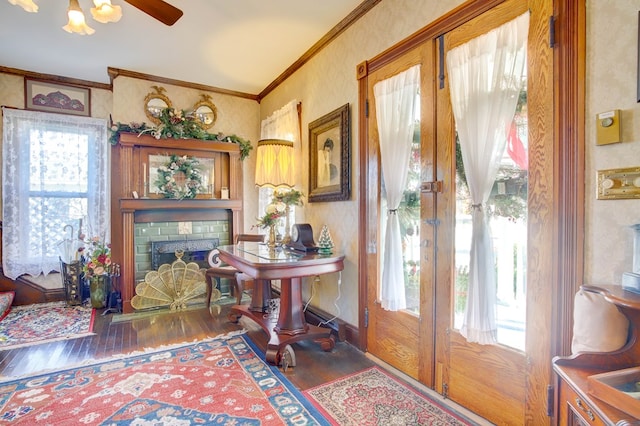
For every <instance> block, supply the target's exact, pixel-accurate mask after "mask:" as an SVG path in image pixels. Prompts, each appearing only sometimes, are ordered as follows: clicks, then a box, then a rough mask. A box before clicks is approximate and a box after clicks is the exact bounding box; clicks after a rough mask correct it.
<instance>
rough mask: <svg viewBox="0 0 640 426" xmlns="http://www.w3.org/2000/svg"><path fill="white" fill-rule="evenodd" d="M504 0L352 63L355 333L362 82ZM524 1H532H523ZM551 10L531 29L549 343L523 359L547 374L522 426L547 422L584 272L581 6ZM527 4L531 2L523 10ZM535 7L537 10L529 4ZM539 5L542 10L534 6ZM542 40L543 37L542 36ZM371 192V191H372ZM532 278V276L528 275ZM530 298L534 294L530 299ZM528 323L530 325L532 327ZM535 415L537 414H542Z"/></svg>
mask: <svg viewBox="0 0 640 426" xmlns="http://www.w3.org/2000/svg"><path fill="white" fill-rule="evenodd" d="M503 1H504V0H470V1H467V2H465V3H463V4H462V5H460V6H459V7H457V8H455V9H453V10H452V11H450V12H449V13H447V14H446V15H444V16H442V17H440V18H438V19H437V20H435V21H434V22H432V23H431V24H429V25H427V26H426V27H424V28H422V29H421V30H419V31H418V32H416V33H414V34H413V35H411V36H410V37H408V38H406V39H405V40H403V41H401V42H400V43H398V44H396V45H394V46H393V47H391V48H389V49H387V50H385V51H384V52H382V53H381V54H379V55H377V56H375V57H374V58H372V59H370V60H368V61H365V62H362V63H360V64H358V66H357V67H356V76H357V79H358V90H359V97H358V107H359V108H358V110H359V115H358V128H359V153H358V155H359V158H358V165H359V170H360V180H359V193H360V200H359V209H360V220H359V233H358V247H359V253H361V255H360V256H359V261H358V291H359V297H358V302H359V306H360V307H361V308H360V310H359V314H358V322H359V324H358V326H359V329H360V330H364V329H365V327H366V321H367V318H366V312H365V309H364V307H366V306H367V305H366V303H367V276H368V275H369V274H371V273H376V271H369V270H368V268H369V265H370V264H371V259H372V257H373V258H375V257H377V248H376V244H377V240H376V239H375V235H372V229H374V230H375V229H376V226H377V216H376V209H373V210H372V209H371V206H370V205H369V199H370V197H368V194H369V191H371V188H369V187H368V180H369V177H370V176H371V175H372V174H373V175H377V173H378V169H377V167H378V166H377V165H376V164H373V162H371V161H369V158H370V152H369V150H370V147H369V144H368V140H369V135H368V131H367V111H368V102H367V86H368V79H367V76H368V74H369V72H371V71H374V70H376V69H378V68H380V67H381V66H383V65H385V64H387V63H389V62H391V61H393V60H394V59H395V58H396V57H398V56H400V55H402V54H403V53H405V52H406V51H408V50H410V49H412V48H414V47H415V46H417V45H419V44H421V43H423V42H424V41H425V40H430V39H435V38H437V37H438V36H439V35H441V34H444V33H446V32H447V31H450V30H451V29H454V28H456V27H457V26H459V25H461V24H462V23H464V22H467V21H469V20H470V19H473V18H474V17H476V16H479V15H480V14H482V13H484V12H485V11H487V10H489V9H491V8H493V7H495V6H497V5H498V4H500V3H502V2H503ZM530 2H531V3H537V2H536V1H535V0H530ZM552 4H553V10H552V11H550V13H549V15H550V16H549V25H548V27H547V28H543V26H542V25H539V26H537V27H534V28H532V31H536V32H540V31H543V32H546V31H547V30H549V28H551V30H550V31H549V33H550V34H549V37H548V40H549V48H550V49H552V50H550V54H549V55H548V56H549V57H548V58H545V59H549V60H550V61H552V67H551V68H552V70H553V81H554V87H553V92H554V97H553V99H552V100H551V102H552V103H553V109H552V112H551V114H550V117H552V119H553V126H549V127H548V128H546V129H545V130H546V131H552V132H553V141H554V143H553V152H551V153H550V154H551V155H550V156H549V157H547V158H550V159H551V158H552V159H553V166H552V169H553V172H552V176H553V178H552V181H551V182H550V187H549V188H548V189H549V191H551V197H552V201H551V205H550V206H549V207H550V211H549V212H548V215H547V218H548V221H549V223H551V224H552V225H553V241H552V242H551V247H553V250H554V251H555V252H554V253H553V255H552V258H553V262H554V263H553V266H552V277H551V282H550V283H549V285H550V286H551V294H552V298H551V301H552V303H551V308H550V315H551V318H552V320H551V324H552V326H551V338H550V341H548V342H544V346H545V347H546V348H548V354H547V351H544V352H543V353H544V354H545V355H544V357H545V358H543V359H528V363H527V364H528V369H529V374H528V376H529V377H530V378H533V377H541V376H547V378H548V379H547V383H541V382H536V381H535V380H534V379H533V381H532V380H528V383H527V401H526V413H525V417H526V419H527V423H536V422H537V421H539V420H540V419H541V418H542V417H543V416H544V415H546V416H554V417H555V413H554V407H552V406H549V401H551V400H552V398H551V396H550V392H553V388H552V387H551V383H553V380H552V370H551V359H552V357H553V356H555V355H565V354H567V353H568V351H569V348H570V342H571V324H572V312H573V295H574V294H575V292H576V291H577V288H578V287H579V285H580V284H581V283H582V279H583V274H584V270H583V269H584V268H583V265H584V246H583V245H584V237H583V235H584V214H585V213H584V210H585V205H584V204H585V203H584V201H585V193H584V186H583V185H582V182H584V174H585V171H584V169H585V158H584V157H585V154H584V139H585V127H584V126H585V111H584V101H585V76H586V73H585V62H586V59H585V58H586V6H585V4H584V1H583V0H552ZM533 6H534V5H533V4H532V6H531V7H533ZM535 6H538V5H535ZM539 7H543V6H539ZM542 34H544V33H542ZM376 189H377V188H376ZM534 278H540V277H534ZM536 296H540V295H534V296H533V297H534V300H535V297H536ZM535 326H536V325H535V324H534V327H535ZM366 336H367V333H366V332H360V333H359V340H358V345H359V347H360V349H362V350H365V351H366V348H367V341H366ZM541 411H544V413H542V412H541Z"/></svg>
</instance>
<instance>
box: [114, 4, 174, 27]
mask: <svg viewBox="0 0 640 426" xmlns="http://www.w3.org/2000/svg"><path fill="white" fill-rule="evenodd" d="M124 1H126V2H127V3H129V4H130V5H131V6H133V7H135V8H137V9H140V10H141V11H143V12H144V13H146V14H147V15H149V16H151V17H153V18H155V19H157V20H158V21H160V22H162V23H163V24H165V25H169V26H171V25H173V24H175V23H176V21H177V20H178V19H180V17H181V16H182V10H180V9H178V8H177V7H174V6H172V5H170V4H169V3H167V2H165V1H162V0H124Z"/></svg>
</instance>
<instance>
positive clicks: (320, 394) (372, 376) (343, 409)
mask: <svg viewBox="0 0 640 426" xmlns="http://www.w3.org/2000/svg"><path fill="white" fill-rule="evenodd" d="M303 394H304V395H305V396H307V397H308V398H309V400H311V402H312V403H313V404H314V405H315V406H316V407H317V408H318V409H319V410H320V411H321V412H322V413H323V414H324V415H325V417H327V418H329V419H332V420H331V424H332V425H340V426H348V425H353V426H367V425H457V426H468V425H475V423H474V422H472V421H470V420H468V419H466V418H465V417H464V416H462V415H461V414H458V413H455V412H454V411H452V410H450V409H448V408H446V407H444V406H442V405H441V404H439V403H438V402H436V401H434V400H433V399H431V398H429V397H428V396H426V395H425V394H423V393H421V392H419V391H418V390H416V389H414V388H412V387H411V386H409V385H407V384H405V383H402V382H400V381H399V380H398V379H396V378H395V377H393V376H391V375H390V374H388V373H387V372H385V371H384V370H382V369H381V368H378V367H371V368H369V369H366V370H363V371H361V372H358V373H355V374H352V375H350V376H346V377H343V378H340V379H338V380H335V381H333V382H331V383H327V384H324V385H320V386H317V387H315V388H312V389H308V390H306V391H305V392H303Z"/></svg>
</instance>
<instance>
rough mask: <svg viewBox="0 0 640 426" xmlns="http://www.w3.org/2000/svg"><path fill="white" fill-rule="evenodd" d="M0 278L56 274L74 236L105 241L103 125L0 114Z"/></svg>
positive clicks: (73, 250)
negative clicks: (0, 270) (0, 155)
mask: <svg viewBox="0 0 640 426" xmlns="http://www.w3.org/2000/svg"><path fill="white" fill-rule="evenodd" d="M3 115H4V121H3V125H4V132H3V171H2V172H3V175H2V185H3V186H2V204H3V241H2V249H3V250H2V251H3V272H4V274H5V275H6V276H8V277H10V278H12V279H15V278H17V277H18V276H20V275H23V274H30V275H38V274H40V273H45V274H47V273H49V272H51V271H54V270H59V267H60V258H63V260H65V261H67V262H68V261H71V260H73V259H74V258H75V253H76V247H77V241H78V235H79V233H80V232H81V231H82V232H84V233H85V234H86V235H87V236H99V237H101V238H104V239H107V240H108V239H109V238H108V233H109V205H108V202H109V197H108V182H109V176H108V147H109V143H108V141H107V126H106V123H105V121H104V120H101V119H95V118H85V117H75V116H67V115H62V114H50V113H41V112H33V111H23V110H10V109H4V110H3Z"/></svg>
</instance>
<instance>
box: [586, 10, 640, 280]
mask: <svg viewBox="0 0 640 426" xmlns="http://www.w3.org/2000/svg"><path fill="white" fill-rule="evenodd" d="M638 11H640V0H624V1H619V0H591V1H588V2H587V64H586V73H587V78H586V105H585V112H586V131H585V134H586V140H585V144H586V173H585V175H586V178H585V180H586V182H585V193H586V205H585V207H586V218H585V219H586V221H585V222H586V233H585V282H586V283H587V284H594V285H596V284H620V282H621V276H622V273H623V272H631V271H632V267H633V262H632V258H633V257H632V253H633V232H632V230H631V229H630V228H629V227H630V226H631V225H633V224H636V223H640V200H597V199H596V190H597V185H596V172H597V170H603V169H612V168H622V167H637V166H640V143H639V140H640V127H639V126H638V121H639V120H640V104H638V103H637V98H636V90H637V76H638V74H637V63H636V60H637V53H638ZM613 109H619V110H620V111H621V123H622V140H623V142H622V143H618V144H612V145H603V146H596V145H595V134H596V131H595V121H596V115H597V114H598V113H601V112H605V111H610V110H613Z"/></svg>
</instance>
